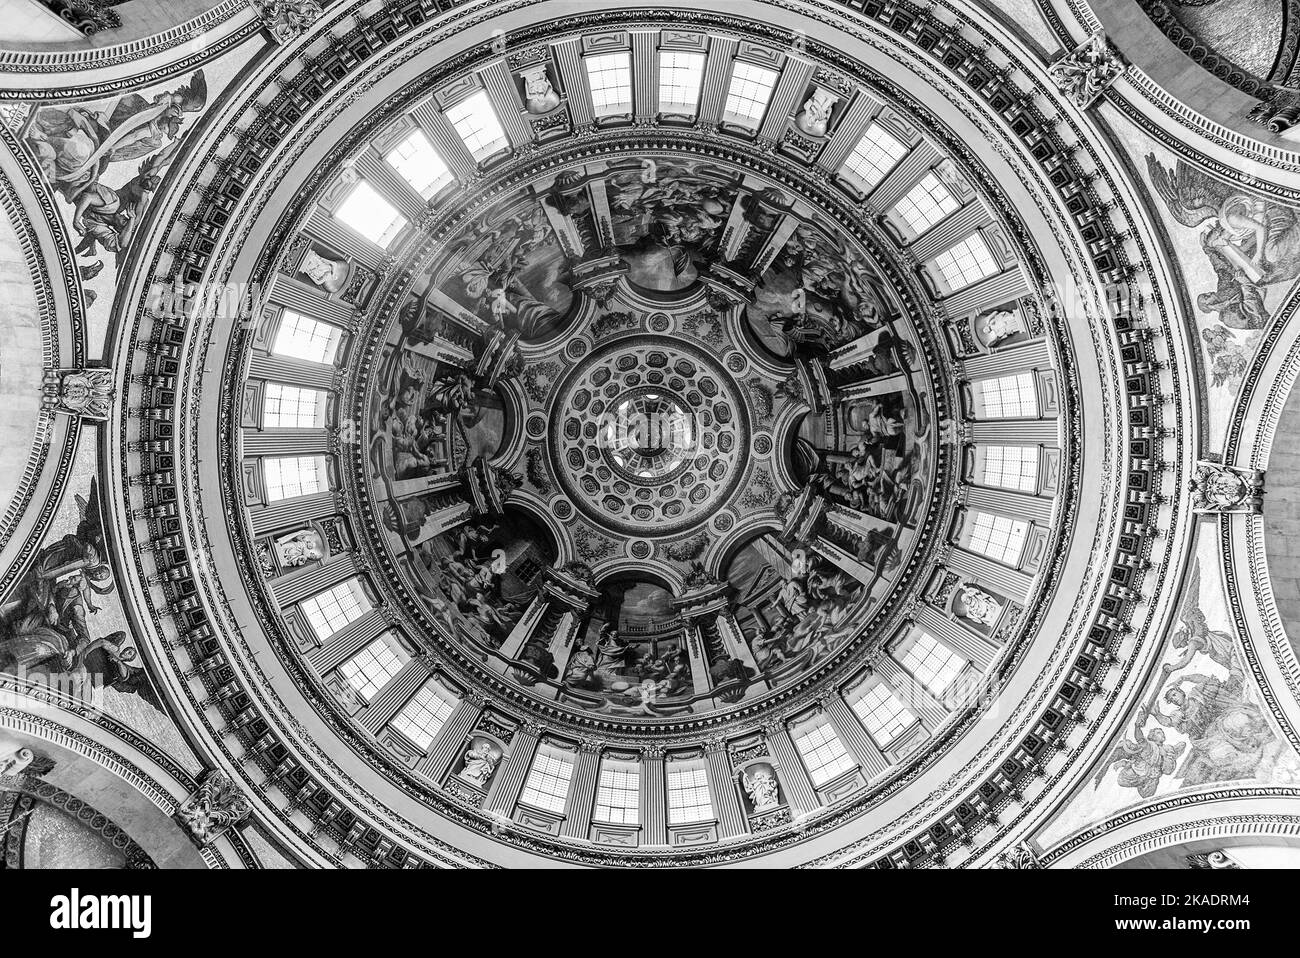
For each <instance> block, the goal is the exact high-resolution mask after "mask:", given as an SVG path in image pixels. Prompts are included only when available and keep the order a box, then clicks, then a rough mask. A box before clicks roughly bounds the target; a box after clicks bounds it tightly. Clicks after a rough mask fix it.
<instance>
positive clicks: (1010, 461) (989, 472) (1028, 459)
mask: <svg viewBox="0 0 1300 958" xmlns="http://www.w3.org/2000/svg"><path fill="white" fill-rule="evenodd" d="M983 451H984V475H983V478H982V480H981V481H982V482H983V484H984V485H986V486H996V487H998V488H999V489H1014V490H1015V491H1016V492H1035V491H1037V489H1038V447H1037V446H985V447H984V450H983Z"/></svg>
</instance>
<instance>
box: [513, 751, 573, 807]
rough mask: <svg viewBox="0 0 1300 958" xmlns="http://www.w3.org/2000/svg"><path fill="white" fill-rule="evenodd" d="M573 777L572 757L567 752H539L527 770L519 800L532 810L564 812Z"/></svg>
mask: <svg viewBox="0 0 1300 958" xmlns="http://www.w3.org/2000/svg"><path fill="white" fill-rule="evenodd" d="M572 777H573V756H572V755H570V754H568V753H567V752H556V751H551V750H549V749H544V750H539V751H538V753H537V757H536V758H534V759H533V767H532V768H530V769H529V770H528V780H527V781H526V782H524V790H523V792H522V794H520V796H519V800H520V801H522V802H527V803H528V804H529V805H532V806H533V807H534V808H544V809H546V810H547V811H550V812H556V813H557V814H558V813H560V812H563V811H564V802H565V799H567V798H568V797H569V780H570V779H571V778H572Z"/></svg>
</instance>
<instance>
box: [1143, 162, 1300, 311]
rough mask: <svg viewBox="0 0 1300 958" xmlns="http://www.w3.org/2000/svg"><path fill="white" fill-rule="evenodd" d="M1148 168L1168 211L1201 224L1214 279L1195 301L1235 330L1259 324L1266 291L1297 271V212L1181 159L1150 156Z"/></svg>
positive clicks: (1299, 253) (1197, 226)
mask: <svg viewBox="0 0 1300 958" xmlns="http://www.w3.org/2000/svg"><path fill="white" fill-rule="evenodd" d="M1146 162H1147V172H1148V174H1149V175H1150V177H1151V182H1152V185H1153V186H1154V187H1155V190H1156V193H1157V194H1159V196H1160V198H1161V199H1162V200H1163V201H1164V203H1165V206H1166V207H1167V208H1168V210H1169V212H1170V214H1171V215H1172V216H1173V217H1174V219H1176V220H1177V221H1178V222H1179V223H1181V224H1182V225H1183V226H1186V227H1188V228H1189V229H1199V230H1201V235H1200V241H1201V249H1202V250H1204V251H1205V255H1206V256H1207V257H1208V258H1209V260H1210V264H1211V266H1213V268H1214V272H1215V275H1216V277H1217V285H1216V287H1215V289H1214V290H1213V291H1205V292H1201V293H1199V294H1198V295H1197V297H1196V305H1197V307H1198V308H1199V309H1200V310H1201V312H1203V313H1217V314H1218V317H1219V320H1220V321H1221V322H1222V323H1223V324H1224V325H1225V326H1228V327H1230V328H1233V329H1262V328H1263V327H1264V325H1265V323H1266V322H1267V321H1268V316H1269V313H1268V309H1267V308H1266V306H1265V304H1264V290H1265V288H1266V287H1269V286H1272V285H1274V284H1276V283H1290V282H1292V281H1294V280H1295V279H1296V277H1297V276H1300V218H1298V217H1297V213H1296V211H1295V210H1293V209H1291V208H1290V207H1286V206H1282V205H1281V204H1279V203H1274V202H1272V201H1270V200H1266V199H1264V198H1262V197H1259V196H1256V195H1254V194H1252V193H1246V192H1243V191H1242V190H1240V189H1238V188H1237V187H1235V186H1232V185H1230V184H1228V183H1225V182H1223V181H1222V180H1219V179H1217V178H1215V177H1213V176H1211V175H1209V174H1208V173H1205V172H1203V171H1202V170H1200V169H1199V168H1197V167H1195V166H1193V165H1191V164H1189V163H1184V162H1183V161H1181V160H1179V161H1178V163H1177V165H1176V166H1175V167H1174V169H1173V170H1170V169H1169V168H1168V167H1166V166H1164V165H1162V164H1161V163H1160V162H1159V161H1158V160H1157V159H1156V157H1155V155H1154V154H1147V158H1146Z"/></svg>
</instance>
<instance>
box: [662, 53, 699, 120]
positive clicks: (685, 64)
mask: <svg viewBox="0 0 1300 958" xmlns="http://www.w3.org/2000/svg"><path fill="white" fill-rule="evenodd" d="M703 80H704V54H703V53H687V52H685V51H683V50H661V51H660V53H659V109H660V110H663V111H665V112H669V113H694V112H695V111H696V109H697V107H698V106H699V102H700V84H701V82H702V81H703Z"/></svg>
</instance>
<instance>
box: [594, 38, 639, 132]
mask: <svg viewBox="0 0 1300 958" xmlns="http://www.w3.org/2000/svg"><path fill="white" fill-rule="evenodd" d="M586 62H587V83H588V85H590V87H591V105H592V106H593V107H594V108H595V111H596V116H610V115H611V114H616V113H631V112H632V55H631V54H630V53H627V52H619V53H602V54H599V55H597V56H590V57H587V61H586Z"/></svg>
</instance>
